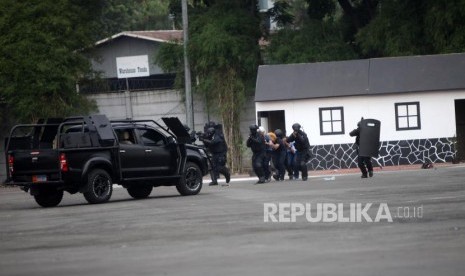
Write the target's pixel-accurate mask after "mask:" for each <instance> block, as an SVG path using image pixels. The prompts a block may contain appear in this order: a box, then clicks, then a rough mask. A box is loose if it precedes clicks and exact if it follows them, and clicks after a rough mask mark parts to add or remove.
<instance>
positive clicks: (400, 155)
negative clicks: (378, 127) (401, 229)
mask: <svg viewBox="0 0 465 276" xmlns="http://www.w3.org/2000/svg"><path fill="white" fill-rule="evenodd" d="M311 152H312V158H311V159H310V161H309V163H308V168H309V169H310V170H332V169H346V168H356V167H357V151H356V145H355V144H335V145H319V146H312V147H311ZM454 154H455V150H454V140H453V138H434V139H416V140H399V141H384V142H381V145H380V148H379V156H378V157H377V158H373V159H372V160H373V165H374V166H380V167H385V166H396V165H411V164H422V163H424V162H432V163H444V162H451V161H452V159H453V158H454Z"/></svg>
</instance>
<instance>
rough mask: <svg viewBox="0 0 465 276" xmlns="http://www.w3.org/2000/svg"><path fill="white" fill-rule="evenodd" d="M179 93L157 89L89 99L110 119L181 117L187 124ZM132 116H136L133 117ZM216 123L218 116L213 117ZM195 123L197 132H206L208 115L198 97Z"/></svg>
mask: <svg viewBox="0 0 465 276" xmlns="http://www.w3.org/2000/svg"><path fill="white" fill-rule="evenodd" d="M182 96H183V95H182V94H181V92H180V91H178V90H154V91H140V92H131V93H129V94H127V93H124V92H122V93H101V94H93V95H89V96H88V97H89V98H91V99H94V100H95V101H96V103H97V106H98V109H99V113H101V114H106V115H107V117H108V118H110V120H114V119H125V118H132V119H137V120H143V119H150V120H155V121H161V120H160V118H161V117H164V116H169V117H179V119H180V120H181V121H182V122H183V123H184V122H185V121H186V111H185V110H186V109H185V104H184V102H183V101H182ZM131 113H132V114H131ZM210 119H211V120H215V121H218V120H216V118H215V117H212V118H210ZM194 121H195V122H194V123H195V130H196V131H203V126H204V124H205V122H207V121H208V114H207V113H206V112H205V111H204V103H203V101H202V100H201V99H199V98H197V97H194Z"/></svg>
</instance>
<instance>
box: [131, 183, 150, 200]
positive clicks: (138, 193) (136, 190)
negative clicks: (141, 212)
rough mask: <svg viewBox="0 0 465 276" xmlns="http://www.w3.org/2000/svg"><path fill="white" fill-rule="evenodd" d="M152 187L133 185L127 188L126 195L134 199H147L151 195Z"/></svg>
mask: <svg viewBox="0 0 465 276" xmlns="http://www.w3.org/2000/svg"><path fill="white" fill-rule="evenodd" d="M152 190H153V186H152V185H134V186H131V187H128V194H129V195H130V196H131V197H132V198H135V199H142V198H147V197H148V196H149V195H150V193H152Z"/></svg>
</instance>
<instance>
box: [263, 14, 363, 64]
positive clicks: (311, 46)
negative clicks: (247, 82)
mask: <svg viewBox="0 0 465 276" xmlns="http://www.w3.org/2000/svg"><path fill="white" fill-rule="evenodd" d="M264 53H265V62H266V63H267V64H281V63H284V64H286V63H304V62H320V61H334V60H349V59H355V58H357V57H358V55H357V53H356V52H355V50H354V48H353V47H352V46H351V45H350V43H347V42H346V41H344V39H343V34H342V32H341V28H340V27H339V25H338V24H337V23H336V22H333V21H318V20H308V21H307V22H306V23H304V26H303V27H301V28H299V29H290V28H284V29H281V30H279V31H278V32H276V33H275V34H273V35H272V36H271V37H270V45H269V46H268V47H266V48H265V51H264Z"/></svg>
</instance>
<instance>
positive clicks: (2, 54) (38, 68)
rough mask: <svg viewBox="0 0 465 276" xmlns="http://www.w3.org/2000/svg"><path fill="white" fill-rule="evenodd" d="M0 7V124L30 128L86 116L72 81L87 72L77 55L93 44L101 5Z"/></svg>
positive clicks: (87, 105) (71, 1) (87, 106)
mask: <svg viewBox="0 0 465 276" xmlns="http://www.w3.org/2000/svg"><path fill="white" fill-rule="evenodd" d="M0 5H1V6H2V9H1V11H0V33H1V36H0V45H2V47H0V83H1V86H0V99H2V101H3V108H4V111H6V110H7V111H8V113H7V115H6V116H3V119H4V120H5V121H11V120H13V119H14V120H19V121H24V122H33V121H35V120H36V119H37V118H39V117H57V116H65V115H71V114H76V113H82V112H88V111H89V110H92V109H93V108H94V107H95V106H94V105H93V104H92V103H91V102H89V101H88V100H87V99H86V98H85V97H83V96H81V95H79V94H77V93H76V82H77V80H78V79H79V78H80V77H81V76H82V75H84V74H86V73H87V72H89V70H90V64H89V61H88V60H87V58H85V57H84V56H83V55H81V53H80V52H79V51H77V50H79V49H81V48H83V47H86V46H89V45H90V44H92V43H93V42H94V41H95V39H96V35H95V34H96V31H97V27H98V26H97V25H96V24H95V21H94V18H95V17H97V16H98V15H99V12H100V9H101V3H100V2H99V1H94V0H87V1H82V0H81V1H77V0H53V1H52V0H29V1H16V0H0ZM4 114H5V113H4Z"/></svg>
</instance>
